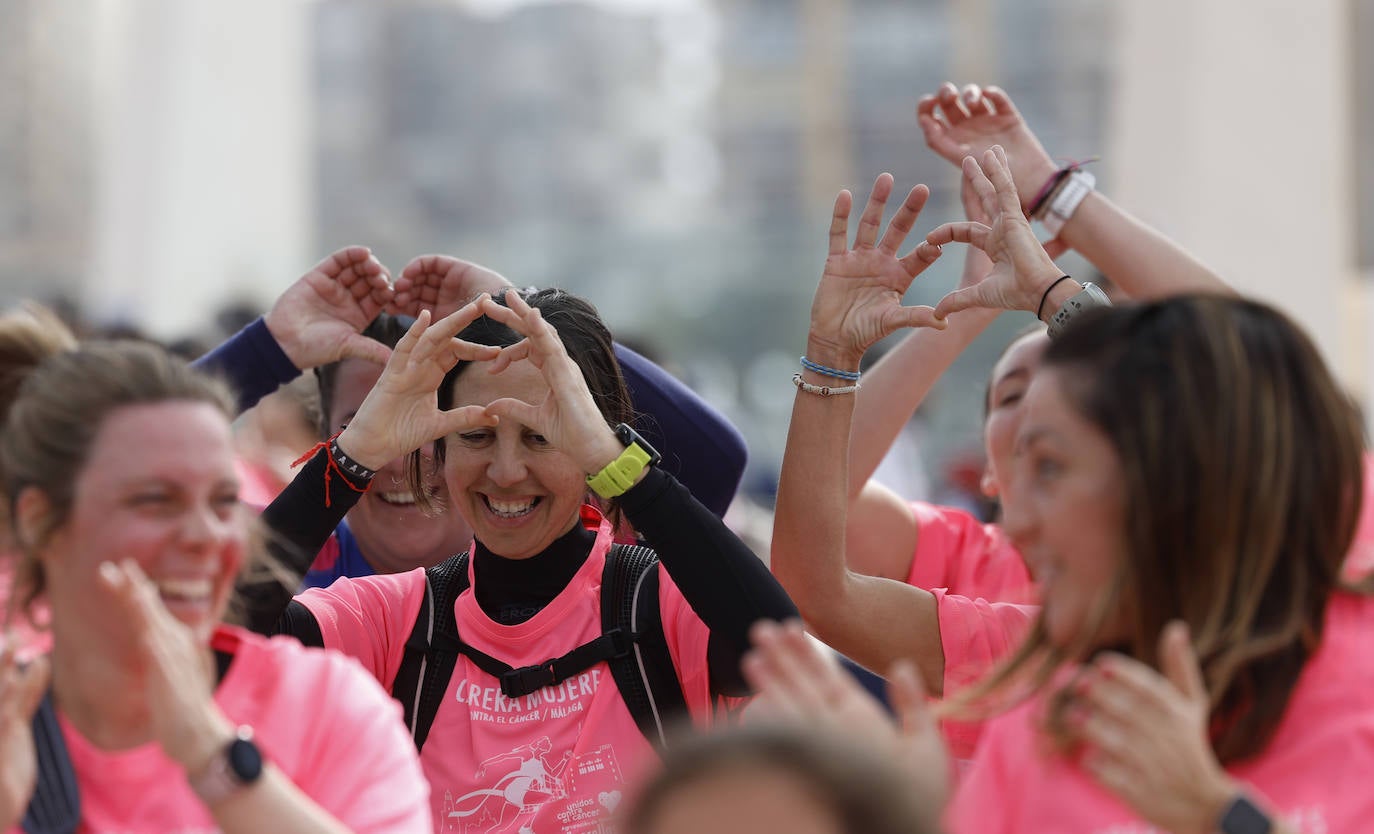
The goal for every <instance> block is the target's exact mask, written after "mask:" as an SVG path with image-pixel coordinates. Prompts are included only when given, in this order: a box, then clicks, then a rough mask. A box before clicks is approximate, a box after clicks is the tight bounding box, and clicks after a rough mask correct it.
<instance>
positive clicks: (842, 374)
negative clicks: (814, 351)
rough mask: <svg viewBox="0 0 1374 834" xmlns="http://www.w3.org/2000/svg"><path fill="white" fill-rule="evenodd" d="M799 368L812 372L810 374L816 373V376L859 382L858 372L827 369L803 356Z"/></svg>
mask: <svg viewBox="0 0 1374 834" xmlns="http://www.w3.org/2000/svg"><path fill="white" fill-rule="evenodd" d="M801 366H802V367H803V368H805V369H807V370H808V371H812V372H814V373H818V374H824V375H825V376H833V377H835V378H836V379H844V380H848V381H850V382H858V381H859V372H858V371H841V370H838V369H836V368H827V367H826V366H824V365H820V364H817V363H815V362H812V361H811V360H810V359H807V358H806V357H805V356H803V357H801Z"/></svg>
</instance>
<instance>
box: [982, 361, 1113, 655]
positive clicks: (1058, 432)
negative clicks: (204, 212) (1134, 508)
mask: <svg viewBox="0 0 1374 834" xmlns="http://www.w3.org/2000/svg"><path fill="white" fill-rule="evenodd" d="M1065 373H1070V374H1071V373H1073V371H1072V370H1068V371H1061V370H1058V369H1048V368H1047V369H1043V370H1041V371H1040V372H1039V373H1038V374H1037V375H1036V377H1035V381H1034V382H1032V383H1031V385H1030V386H1029V388H1028V389H1027V390H1026V395H1025V399H1024V403H1023V407H1024V409H1025V413H1024V418H1023V421H1022V426H1021V432H1020V434H1019V435H1018V437H1017V441H1016V446H1015V454H1014V457H1013V461H1012V464H1011V469H1012V476H1011V478H1010V480H1009V482H1008V483H1006V484H1004V488H1005V494H1004V500H1003V509H1004V517H1003V520H1002V526H1003V527H1004V529H1005V530H1006V532H1007V534H1008V535H1009V536H1010V537H1011V539H1012V541H1013V542H1014V543H1015V545H1016V547H1017V549H1018V550H1019V551H1020V552H1021V555H1022V556H1023V557H1024V558H1025V560H1026V564H1027V565H1028V566H1029V567H1030V569H1031V572H1032V573H1033V574H1034V575H1035V577H1036V580H1037V581H1038V582H1039V584H1040V593H1041V600H1042V602H1043V605H1044V618H1045V626H1046V629H1047V631H1048V635H1049V639H1050V642H1051V643H1052V644H1054V645H1056V646H1065V645H1068V644H1069V643H1071V642H1072V641H1073V640H1075V639H1076V638H1078V637H1079V636H1080V635H1081V634H1082V633H1083V630H1084V629H1085V628H1086V627H1088V626H1089V625H1090V618H1091V617H1093V616H1094V614H1095V612H1096V611H1097V606H1098V605H1099V604H1100V601H1101V600H1102V599H1103V597H1104V596H1105V595H1106V593H1107V591H1108V588H1109V585H1110V584H1111V582H1112V579H1113V577H1114V576H1115V575H1116V572H1117V570H1118V568H1119V566H1120V565H1121V564H1122V561H1123V559H1124V558H1125V540H1126V539H1125V519H1126V514H1125V486H1124V484H1123V481H1122V477H1123V476H1122V469H1121V461H1120V458H1119V457H1118V455H1117V453H1116V450H1115V449H1114V448H1113V446H1112V444H1111V442H1110V441H1109V440H1108V438H1107V436H1106V434H1104V433H1103V432H1102V431H1101V430H1100V429H1099V428H1098V427H1097V426H1096V425H1094V424H1093V423H1090V422H1089V421H1088V420H1087V419H1086V418H1084V417H1083V416H1082V415H1081V414H1080V413H1079V412H1078V410H1077V409H1076V408H1075V407H1074V405H1073V403H1072V402H1071V401H1070V400H1069V398H1068V397H1067V396H1066V392H1065V390H1064V387H1063V382H1064V379H1065V377H1064V374H1065ZM1007 499H1011V500H1007ZM1122 622H1123V618H1122V616H1121V614H1120V611H1119V607H1118V609H1117V610H1115V611H1112V612H1109V615H1108V618H1107V620H1106V621H1105V622H1104V623H1103V625H1102V631H1101V632H1099V633H1098V634H1097V635H1095V637H1094V645H1104V644H1107V643H1111V642H1115V641H1116V640H1118V639H1120V638H1121V637H1122V636H1123V634H1124V631H1123V626H1122Z"/></svg>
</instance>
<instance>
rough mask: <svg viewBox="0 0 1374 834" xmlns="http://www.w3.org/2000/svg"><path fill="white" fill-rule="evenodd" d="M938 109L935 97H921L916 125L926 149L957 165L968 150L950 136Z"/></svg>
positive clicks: (947, 126)
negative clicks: (924, 141) (923, 139)
mask: <svg viewBox="0 0 1374 834" xmlns="http://www.w3.org/2000/svg"><path fill="white" fill-rule="evenodd" d="M939 107H940V101H939V99H937V98H936V97H935V96H933V95H931V96H923V97H922V98H921V100H920V102H918V103H917V105H916V124H917V125H918V126H919V127H920V128H921V135H922V136H923V137H924V138H925V140H926V147H928V148H930V149H931V150H932V151H935V153H937V154H939V155H940V156H942V157H944V158H945V159H947V160H949V161H950V162H953V163H954V164H955V165H958V164H959V160H961V159H963V158H964V157H965V156H967V155H968V151H969V149H968V146H967V145H965V144H963V143H962V142H958V141H956V140H955V139H954V138H952V137H951V136H950V134H949V125H948V124H946V123H945V121H944V119H943V118H942V117H941V115H940V111H939Z"/></svg>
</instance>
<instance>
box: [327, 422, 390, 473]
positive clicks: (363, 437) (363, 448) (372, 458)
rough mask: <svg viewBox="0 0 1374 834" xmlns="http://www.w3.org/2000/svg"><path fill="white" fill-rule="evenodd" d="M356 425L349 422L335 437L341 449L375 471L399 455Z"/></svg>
mask: <svg viewBox="0 0 1374 834" xmlns="http://www.w3.org/2000/svg"><path fill="white" fill-rule="evenodd" d="M354 426H355V424H354V423H349V424H348V425H347V426H346V427H344V430H343V431H341V432H339V436H338V437H336V438H335V439H334V442H335V443H336V444H337V445H338V447H339V451H341V452H343V453H344V454H345V455H347V456H348V457H350V458H351V459H353V460H354V461H357V462H358V463H359V464H361V465H363V466H365V467H367V468H368V469H371V470H372V471H373V472H376V471H377V470H379V469H381V468H382V467H384V466H386V465H387V464H388V463H390V462H391V461H392V460H393V459H394V458H396V457H397V454H393V453H392V451H391V450H390V449H385V448H383V446H384V444H381V443H377V442H376V441H375V440H374V439H372V438H370V437H369V436H368V435H369V433H368V432H367V431H365V430H363V429H357V428H355V427H354Z"/></svg>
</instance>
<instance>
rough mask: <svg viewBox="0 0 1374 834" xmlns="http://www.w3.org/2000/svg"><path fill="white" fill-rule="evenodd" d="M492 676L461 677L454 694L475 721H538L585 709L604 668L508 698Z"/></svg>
mask: <svg viewBox="0 0 1374 834" xmlns="http://www.w3.org/2000/svg"><path fill="white" fill-rule="evenodd" d="M488 681H490V678H487V679H485V680H482V681H480V682H475V681H471V680H461V681H459V682H458V685H457V686H455V687H454V688H453V697H454V698H455V699H457V701H458V703H460V704H463V705H465V706H466V707H467V709H468V715H469V717H470V718H471V719H472V720H473V721H478V722H485V723H489V724H525V723H538V722H540V721H547V720H551V719H558V718H567V717H568V716H570V715H575V714H577V713H580V712H582V711H583V710H584V709H585V705H584V699H585V698H587V697H589V696H591V695H594V694H596V688H597V686H598V685H600V683H601V669H599V668H592V669H589V670H587V671H586V672H583V673H582V674H580V675H574V676H573V677H571V678H568V679H567V680H565V681H563V682H562V683H559V684H555V685H553V686H546V687H544V688H543V689H540V690H538V691H536V692H531V693H530V694H528V695H522V696H520V697H519V698H508V697H506V695H505V693H503V692H502V691H501V687H499V686H491V685H490V684H489V683H488Z"/></svg>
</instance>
